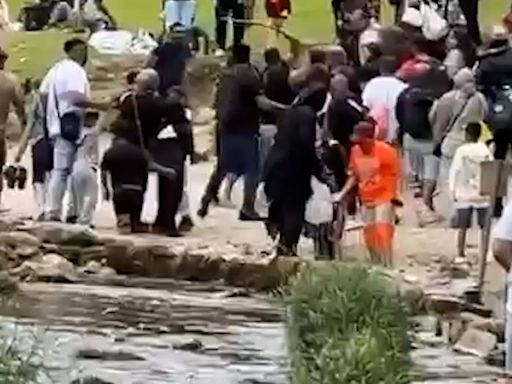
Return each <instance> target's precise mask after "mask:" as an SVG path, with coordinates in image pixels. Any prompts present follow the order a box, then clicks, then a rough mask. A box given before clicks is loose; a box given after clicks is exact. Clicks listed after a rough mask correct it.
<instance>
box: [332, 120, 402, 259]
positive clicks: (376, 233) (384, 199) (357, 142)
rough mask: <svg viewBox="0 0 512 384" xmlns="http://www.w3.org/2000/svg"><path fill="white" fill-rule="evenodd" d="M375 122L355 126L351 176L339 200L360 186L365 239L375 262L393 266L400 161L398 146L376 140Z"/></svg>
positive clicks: (350, 168)
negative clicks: (395, 207) (396, 147)
mask: <svg viewBox="0 0 512 384" xmlns="http://www.w3.org/2000/svg"><path fill="white" fill-rule="evenodd" d="M374 137H375V126H374V124H372V123H370V122H367V121H364V122H361V123H359V124H357V125H356V126H355V127H354V135H353V137H352V140H353V142H354V147H353V148H352V152H351V155H350V164H349V176H350V177H349V179H348V181H347V183H346V184H345V186H344V188H343V190H342V191H341V195H340V200H343V199H344V198H345V196H346V195H347V194H348V192H349V191H350V190H351V189H352V188H354V187H356V186H357V187H358V194H359V198H360V201H361V204H362V216H363V221H364V224H365V226H364V238H365V242H366V246H367V248H368V251H369V253H370V257H371V259H372V261H373V262H379V263H382V264H384V265H385V266H388V267H391V266H392V253H393V252H392V250H393V237H394V233H395V209H394V206H395V204H396V203H397V201H398V199H397V197H398V186H399V174H400V160H399V157H398V154H397V151H396V149H395V148H393V147H392V146H390V145H389V144H386V143H384V142H381V141H377V140H375V139H374Z"/></svg>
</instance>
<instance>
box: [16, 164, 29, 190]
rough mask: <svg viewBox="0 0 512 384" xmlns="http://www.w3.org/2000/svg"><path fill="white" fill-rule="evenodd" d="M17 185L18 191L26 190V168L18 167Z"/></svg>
mask: <svg viewBox="0 0 512 384" xmlns="http://www.w3.org/2000/svg"><path fill="white" fill-rule="evenodd" d="M16 183H17V184H18V189H20V190H23V189H25V185H26V184H27V169H26V168H25V167H21V166H20V167H18V169H17V172H16Z"/></svg>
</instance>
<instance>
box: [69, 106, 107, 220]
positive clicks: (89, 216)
mask: <svg viewBox="0 0 512 384" xmlns="http://www.w3.org/2000/svg"><path fill="white" fill-rule="evenodd" d="M98 120H99V116H98V114H97V113H91V112H89V113H87V114H86V118H85V129H84V134H83V137H82V138H81V140H80V142H79V144H78V148H77V151H76V159H75V162H74V164H73V170H72V172H71V176H70V179H69V182H70V191H71V196H70V199H69V209H68V212H67V220H66V221H67V222H70V223H78V224H82V225H88V226H91V225H92V220H93V216H94V212H95V211H96V205H97V203H98V165H99V143H98V140H99V128H98V126H97V122H98Z"/></svg>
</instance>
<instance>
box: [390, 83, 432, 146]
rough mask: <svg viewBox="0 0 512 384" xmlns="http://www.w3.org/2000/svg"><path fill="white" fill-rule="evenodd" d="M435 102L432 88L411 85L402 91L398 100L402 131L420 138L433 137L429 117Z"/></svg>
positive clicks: (398, 113)
mask: <svg viewBox="0 0 512 384" xmlns="http://www.w3.org/2000/svg"><path fill="white" fill-rule="evenodd" d="M433 104H434V96H433V93H432V91H431V90H429V89H425V88H422V87H415V86H411V87H408V88H406V89H404V90H403V91H402V93H401V94H400V96H399V97H398V101H397V110H396V114H397V119H398V123H399V124H400V130H401V132H402V133H407V134H409V135H410V136H411V137H412V138H414V139H418V140H429V139H432V128H431V127H430V121H429V118H428V115H429V112H430V109H431V108H432V105H433Z"/></svg>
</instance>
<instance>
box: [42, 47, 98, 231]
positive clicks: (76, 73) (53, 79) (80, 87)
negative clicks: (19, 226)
mask: <svg viewBox="0 0 512 384" xmlns="http://www.w3.org/2000/svg"><path fill="white" fill-rule="evenodd" d="M64 52H65V53H66V55H67V57H66V58H64V59H62V60H61V61H59V62H58V63H57V64H55V65H54V66H53V67H52V68H51V69H50V71H49V72H48V73H47V74H46V76H45V78H44V80H43V82H42V84H41V88H40V93H41V94H42V95H43V96H44V99H45V102H46V123H47V129H48V135H49V137H50V139H51V141H52V143H53V169H52V172H51V176H50V182H49V187H48V193H49V196H48V201H49V204H48V208H47V209H48V211H47V212H46V218H47V219H48V220H53V221H60V220H61V216H62V200H63V197H64V193H65V192H66V189H67V182H68V177H69V175H70V173H71V170H72V168H73V163H74V161H75V156H76V150H77V142H78V140H79V139H80V138H81V136H82V134H83V119H84V115H85V114H84V112H85V109H86V108H96V109H98V108H102V107H103V106H101V105H98V104H96V103H92V102H91V101H90V99H89V96H90V86H89V81H88V79H87V73H86V72H85V70H84V66H85V64H86V63H87V44H86V43H85V42H84V41H83V40H81V39H76V38H75V39H71V40H68V41H67V42H66V43H65V44H64ZM64 116H67V117H69V116H72V118H71V121H72V122H75V127H73V128H72V129H70V130H68V129H67V128H69V124H62V121H63V117H64ZM64 126H66V127H67V128H66V130H63V127H64ZM64 132H66V133H65V134H64V135H63V133H64ZM70 133H71V134H70Z"/></svg>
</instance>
